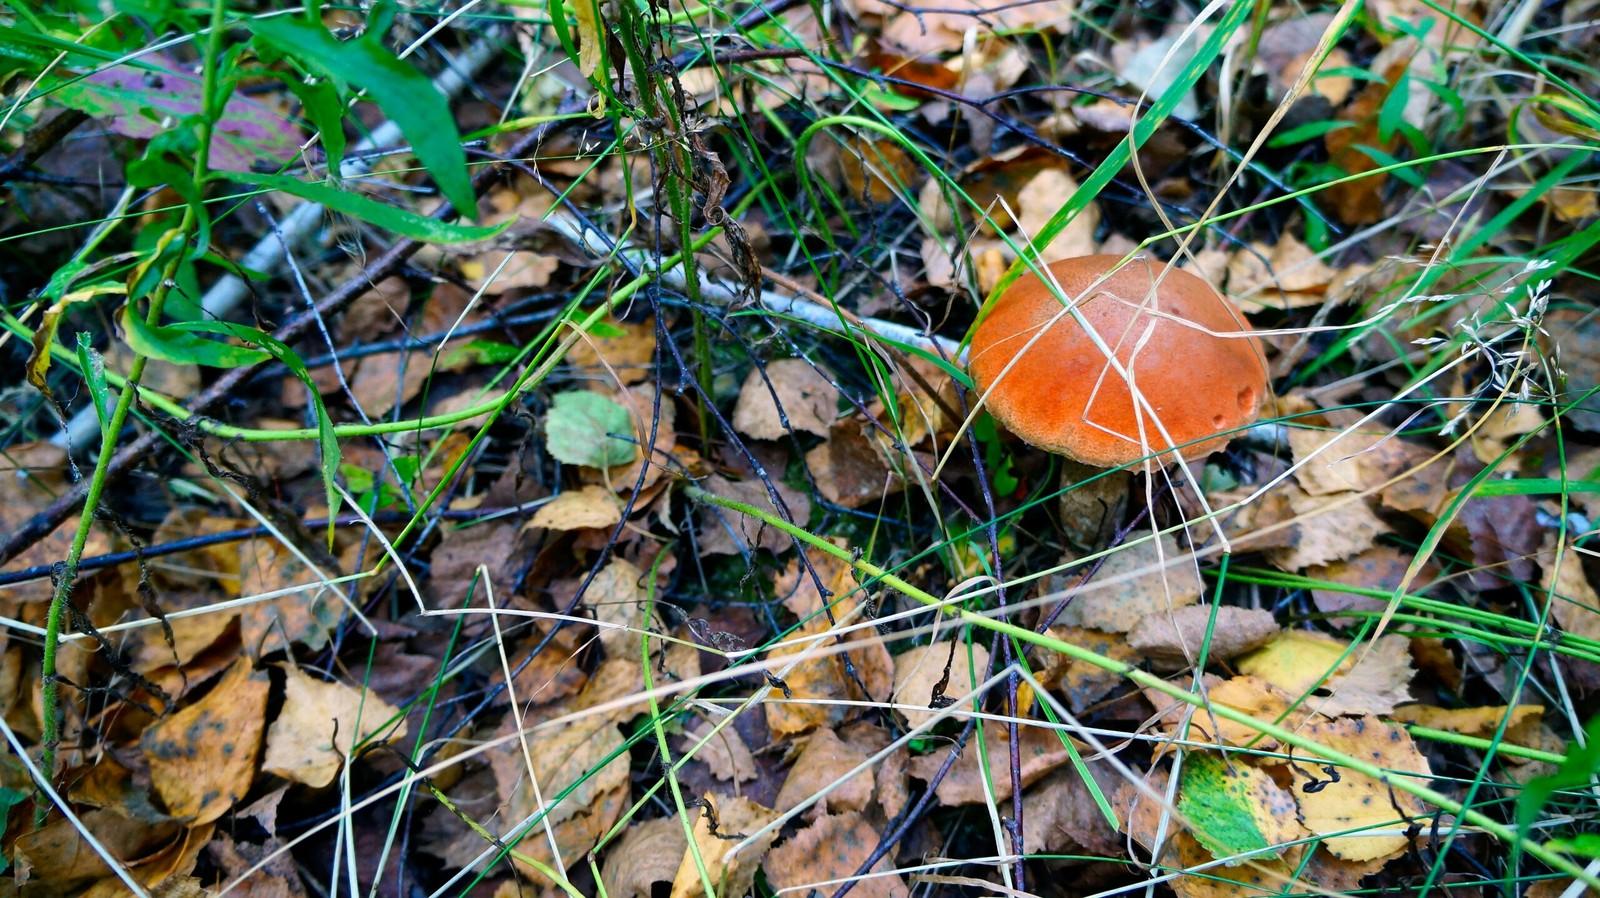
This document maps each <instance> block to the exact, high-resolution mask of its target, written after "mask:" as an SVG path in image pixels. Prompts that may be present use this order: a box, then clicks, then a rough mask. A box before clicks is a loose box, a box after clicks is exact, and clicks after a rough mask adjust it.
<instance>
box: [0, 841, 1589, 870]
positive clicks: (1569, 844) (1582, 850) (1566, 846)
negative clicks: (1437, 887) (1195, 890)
mask: <svg viewBox="0 0 1600 898" xmlns="http://www.w3.org/2000/svg"><path fill="white" fill-rule="evenodd" d="M1544 847H1546V848H1548V849H1550V850H1551V851H1559V852H1561V853H1562V854H1573V855H1577V856H1579V857H1600V833H1578V834H1577V835H1575V836H1573V837H1572V838H1570V839H1551V840H1550V841H1548V842H1546V843H1544ZM0 869H3V868H0Z"/></svg>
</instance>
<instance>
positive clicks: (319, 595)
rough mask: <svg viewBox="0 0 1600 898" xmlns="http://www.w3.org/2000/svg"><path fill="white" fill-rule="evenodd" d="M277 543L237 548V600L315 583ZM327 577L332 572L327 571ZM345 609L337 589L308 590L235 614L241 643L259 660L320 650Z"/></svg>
mask: <svg viewBox="0 0 1600 898" xmlns="http://www.w3.org/2000/svg"><path fill="white" fill-rule="evenodd" d="M302 554H304V553H299V554H297V553H295V552H294V551H292V550H290V549H289V548H288V547H287V546H285V545H284V544H283V543H282V542H280V541H279V540H277V539H275V538H270V537H258V538H256V539H249V540H245V541H244V542H242V543H240V544H239V573H240V577H239V595H240V596H241V597H242V596H256V595H262V594H265V593H269V592H274V591H276V590H280V589H288V588H290V587H295V586H303V585H305V584H308V583H314V582H316V579H317V575H316V572H314V571H313V570H312V569H311V568H309V567H307V566H306V564H305V562H304V561H302V560H301V555H302ZM326 573H328V574H329V575H330V576H331V575H333V574H334V573H335V572H333V571H327V572H326ZM344 611H345V606H344V603H343V602H342V601H341V600H340V594H339V591H338V590H337V589H336V588H329V589H322V588H311V589H303V590H299V591H296V592H292V593H289V594H287V595H284V596H281V597H279V598H276V599H271V600H268V601H265V602H256V603H253V604H250V605H246V606H245V607H244V609H243V610H242V611H240V613H239V627H240V638H241V639H242V640H243V641H244V646H245V650H246V651H248V652H251V653H253V654H255V655H256V656H257V657H265V656H266V655H269V654H271V653H272V652H274V651H279V650H282V649H286V648H290V647H291V646H287V645H285V644H284V639H285V638H286V637H287V639H288V641H289V642H290V643H292V644H294V645H303V646H305V647H306V648H309V649H319V648H321V647H323V646H325V645H327V644H328V635H329V634H330V633H331V632H332V631H333V628H334V627H336V626H338V625H339V618H340V617H341V616H342V615H343V614H344Z"/></svg>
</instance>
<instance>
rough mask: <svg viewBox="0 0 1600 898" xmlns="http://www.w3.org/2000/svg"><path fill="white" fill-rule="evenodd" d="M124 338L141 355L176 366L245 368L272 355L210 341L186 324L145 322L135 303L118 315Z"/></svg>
mask: <svg viewBox="0 0 1600 898" xmlns="http://www.w3.org/2000/svg"><path fill="white" fill-rule="evenodd" d="M118 320H119V322H120V323H121V325H122V338H123V340H125V341H126V342H127V344H128V346H130V347H132V348H133V350H134V351H135V352H137V353H139V354H140V355H146V356H149V357H150V358H153V359H161V360H162V361H164V362H171V363H173V364H174V365H203V366H205V367H207V368H241V367H244V366H245V365H254V364H255V363H257V362H264V361H266V360H267V359H268V358H271V356H269V355H268V354H267V353H265V352H262V351H261V350H259V349H250V348H248V347H244V346H235V345H233V344H231V343H223V342H220V341H218V340H207V339H206V338H204V337H198V336H195V335H194V334H192V333H188V332H187V330H188V329H187V328H186V327H184V326H181V325H180V326H175V327H160V326H157V325H151V324H148V323H146V322H145V320H144V316H142V315H140V314H139V313H138V311H136V310H135V309H134V308H133V305H132V303H130V304H128V305H125V306H123V307H122V312H121V314H120V315H119V316H118Z"/></svg>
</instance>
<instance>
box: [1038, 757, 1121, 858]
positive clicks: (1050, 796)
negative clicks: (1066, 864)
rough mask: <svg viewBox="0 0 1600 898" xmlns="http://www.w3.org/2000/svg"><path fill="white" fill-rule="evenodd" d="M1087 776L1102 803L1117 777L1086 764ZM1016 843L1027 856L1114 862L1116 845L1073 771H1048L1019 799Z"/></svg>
mask: <svg viewBox="0 0 1600 898" xmlns="http://www.w3.org/2000/svg"><path fill="white" fill-rule="evenodd" d="M1089 770H1090V772H1091V774H1092V775H1093V776H1094V777H1095V780H1096V782H1097V783H1098V784H1099V786H1100V789H1101V791H1102V793H1103V794H1105V796H1106V797H1107V798H1110V796H1111V795H1113V794H1115V793H1116V789H1117V786H1118V785H1119V783H1120V779H1119V775H1118V774H1117V773H1116V772H1115V771H1112V770H1110V769H1108V765H1106V764H1105V763H1103V762H1102V763H1091V764H1090V765H1089ZM1022 802H1023V817H1022V827H1023V834H1022V842H1023V845H1022V847H1023V850H1024V851H1027V852H1028V853H1030V854H1032V853H1050V854H1089V855H1098V856H1101V857H1112V858H1114V857H1117V856H1119V855H1120V853H1121V852H1122V848H1123V845H1122V840H1121V839H1120V838H1118V837H1117V832H1116V828H1115V827H1113V826H1112V824H1111V822H1110V821H1109V820H1107V819H1106V817H1105V815H1104V814H1103V813H1101V811H1100V806H1099V805H1098V804H1096V803H1095V800H1094V796H1092V795H1090V794H1089V787H1088V786H1087V785H1086V784H1085V783H1084V781H1083V777H1082V776H1081V775H1080V774H1079V773H1078V771H1077V770H1076V769H1075V768H1073V767H1062V768H1060V769H1058V770H1055V771H1052V772H1051V773H1050V774H1048V775H1047V776H1045V777H1044V778H1043V779H1041V780H1039V781H1038V782H1036V783H1034V784H1033V785H1032V786H1029V787H1028V788H1027V789H1026V790H1025V791H1024V792H1023V793H1022Z"/></svg>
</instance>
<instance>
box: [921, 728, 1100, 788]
mask: <svg viewBox="0 0 1600 898" xmlns="http://www.w3.org/2000/svg"><path fill="white" fill-rule="evenodd" d="M1018 736H1019V742H1020V745H1019V746H1018V748H1019V751H1018V754H1019V755H1020V756H1021V759H1022V786H1023V788H1024V789H1026V788H1027V787H1028V786H1030V785H1032V784H1033V783H1035V782H1037V781H1038V780H1039V779H1041V778H1042V777H1044V776H1045V775H1046V774H1048V773H1049V772H1050V771H1052V770H1054V769H1056V768H1057V767H1060V766H1061V765H1062V764H1065V763H1067V762H1068V761H1070V760H1072V754H1071V753H1070V752H1068V751H1067V748H1066V746H1064V745H1062V744H1061V739H1062V737H1061V735H1060V734H1058V733H1057V732H1056V731H1055V730H1047V729H1043V728H1041V727H1036V726H1026V725H1024V726H1022V727H1021V728H1020V729H1019V730H1018ZM974 739H976V737H974ZM1077 748H1078V751H1079V753H1080V754H1088V752H1087V751H1086V750H1085V749H1084V748H1083V746H1081V745H1078V746H1077ZM983 750H984V752H985V754H986V755H987V756H988V771H989V783H991V784H992V785H993V787H994V791H993V796H992V797H993V799H994V800H996V801H1000V800H1003V799H1007V798H1010V797H1011V775H1010V773H1009V772H1008V771H1009V770H1010V769H1011V760H1010V758H1011V739H1010V736H1009V734H1008V732H1007V729H1006V727H1005V726H1004V725H1003V724H995V723H991V724H990V725H989V726H988V727H987V728H986V729H985V732H984V742H983ZM947 751H949V749H948V748H941V749H939V750H936V751H934V752H933V753H931V754H926V755H920V756H918V757H915V758H912V759H911V775H912V776H913V777H914V778H916V779H919V780H922V781H923V782H925V783H926V782H930V781H931V780H932V779H933V776H934V774H935V773H937V772H938V770H939V768H940V767H941V766H942V765H943V764H944V760H945V753H946V752H947ZM978 751H979V749H978V746H976V745H968V746H967V748H966V750H965V751H963V752H962V754H961V757H960V758H959V759H957V760H956V763H955V765H954V766H952V767H951V768H950V772H949V773H948V774H946V775H945V778H944V780H943V781H941V782H940V783H939V789H938V796H939V802H940V803H941V804H943V805H945V806H946V807H954V806H956V805H963V804H978V803H980V802H986V801H989V800H990V797H991V795H990V793H989V792H988V791H987V789H986V786H985V775H984V770H983V768H982V767H980V766H979V764H978Z"/></svg>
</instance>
